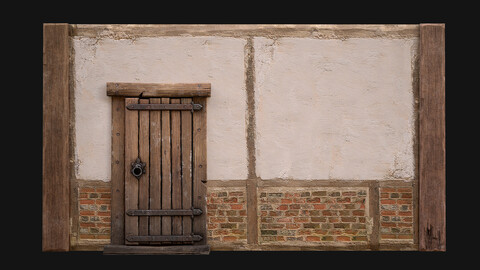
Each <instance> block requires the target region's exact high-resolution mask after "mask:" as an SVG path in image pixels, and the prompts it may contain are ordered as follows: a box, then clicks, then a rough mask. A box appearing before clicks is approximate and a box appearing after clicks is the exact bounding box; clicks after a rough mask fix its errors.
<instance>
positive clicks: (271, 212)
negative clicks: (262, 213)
mask: <svg viewBox="0 0 480 270" xmlns="http://www.w3.org/2000/svg"><path fill="white" fill-rule="evenodd" d="M268 215H269V216H271V217H277V216H281V215H282V211H268Z"/></svg>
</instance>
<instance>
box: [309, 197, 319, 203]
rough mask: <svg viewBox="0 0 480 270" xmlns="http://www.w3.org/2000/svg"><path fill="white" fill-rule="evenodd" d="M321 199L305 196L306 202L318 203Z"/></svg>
mask: <svg viewBox="0 0 480 270" xmlns="http://www.w3.org/2000/svg"><path fill="white" fill-rule="evenodd" d="M319 202H321V199H320V198H319V197H314V198H307V203H319Z"/></svg>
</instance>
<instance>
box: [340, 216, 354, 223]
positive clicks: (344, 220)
mask: <svg viewBox="0 0 480 270" xmlns="http://www.w3.org/2000/svg"><path fill="white" fill-rule="evenodd" d="M341 219H342V222H356V221H357V218H356V217H341Z"/></svg>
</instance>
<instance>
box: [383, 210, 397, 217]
mask: <svg viewBox="0 0 480 270" xmlns="http://www.w3.org/2000/svg"><path fill="white" fill-rule="evenodd" d="M380 214H381V215H382V216H395V215H396V214H397V213H396V212H395V211H386V210H384V211H382V212H381V213H380Z"/></svg>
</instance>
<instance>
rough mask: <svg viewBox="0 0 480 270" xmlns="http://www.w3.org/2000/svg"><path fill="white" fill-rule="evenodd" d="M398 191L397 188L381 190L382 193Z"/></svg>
mask: <svg viewBox="0 0 480 270" xmlns="http://www.w3.org/2000/svg"><path fill="white" fill-rule="evenodd" d="M395 191H397V189H396V188H381V189H380V192H395Z"/></svg>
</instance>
